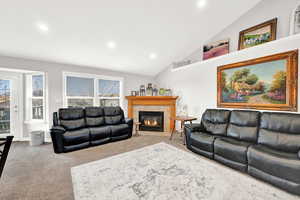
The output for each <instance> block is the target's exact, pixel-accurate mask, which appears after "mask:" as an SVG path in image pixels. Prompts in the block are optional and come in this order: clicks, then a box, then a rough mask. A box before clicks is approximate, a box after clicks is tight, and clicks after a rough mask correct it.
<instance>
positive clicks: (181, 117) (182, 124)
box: [170, 116, 197, 145]
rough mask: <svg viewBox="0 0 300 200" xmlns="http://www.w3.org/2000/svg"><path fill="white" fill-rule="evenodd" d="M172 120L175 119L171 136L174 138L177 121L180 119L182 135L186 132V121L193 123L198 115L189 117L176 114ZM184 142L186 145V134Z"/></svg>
mask: <svg viewBox="0 0 300 200" xmlns="http://www.w3.org/2000/svg"><path fill="white" fill-rule="evenodd" d="M171 120H174V127H173V130H172V133H171V136H170V140H172V137H173V134H174V132H175V127H176V121H180V128H181V129H180V136H181V137H182V133H184V124H185V123H186V122H190V124H192V123H193V121H194V120H197V118H196V117H189V116H176V117H175V118H172V119H171ZM183 144H184V145H185V136H184V138H183Z"/></svg>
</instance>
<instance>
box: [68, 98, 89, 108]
mask: <svg viewBox="0 0 300 200" xmlns="http://www.w3.org/2000/svg"><path fill="white" fill-rule="evenodd" d="M88 106H93V99H68V107H69V108H70V107H88Z"/></svg>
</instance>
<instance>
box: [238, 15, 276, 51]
mask: <svg viewBox="0 0 300 200" xmlns="http://www.w3.org/2000/svg"><path fill="white" fill-rule="evenodd" d="M276 32H277V18H275V19H272V20H270V21H267V22H264V23H262V24H259V25H257V26H254V27H251V28H248V29H246V30H243V31H241V32H240V37H239V50H241V49H245V48H249V47H253V46H257V45H260V44H264V43H266V42H270V41H272V40H276Z"/></svg>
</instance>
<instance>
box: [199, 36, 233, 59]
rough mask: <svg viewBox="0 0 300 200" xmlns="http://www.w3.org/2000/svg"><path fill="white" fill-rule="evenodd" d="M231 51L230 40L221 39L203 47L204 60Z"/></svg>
mask: <svg viewBox="0 0 300 200" xmlns="http://www.w3.org/2000/svg"><path fill="white" fill-rule="evenodd" d="M228 53H229V40H220V41H218V42H214V43H211V44H207V45H204V47H203V60H207V59H209V58H214V57H218V56H222V55H225V54H228Z"/></svg>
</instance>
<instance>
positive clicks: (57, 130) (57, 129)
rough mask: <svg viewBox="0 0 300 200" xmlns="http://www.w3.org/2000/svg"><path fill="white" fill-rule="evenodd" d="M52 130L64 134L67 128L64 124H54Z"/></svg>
mask: <svg viewBox="0 0 300 200" xmlns="http://www.w3.org/2000/svg"><path fill="white" fill-rule="evenodd" d="M50 131H51V132H55V133H60V134H64V133H65V132H66V129H65V128H64V127H62V126H53V127H52V128H51V130H50Z"/></svg>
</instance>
